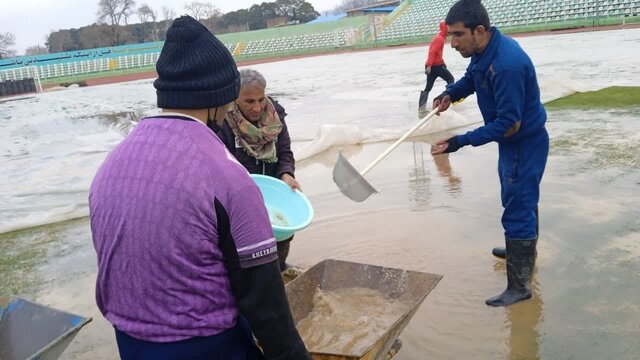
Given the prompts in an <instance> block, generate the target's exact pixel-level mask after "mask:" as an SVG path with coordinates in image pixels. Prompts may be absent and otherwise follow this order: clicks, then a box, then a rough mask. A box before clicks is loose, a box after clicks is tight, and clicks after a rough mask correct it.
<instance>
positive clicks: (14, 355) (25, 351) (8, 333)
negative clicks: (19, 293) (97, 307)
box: [0, 297, 91, 360]
mask: <svg viewBox="0 0 640 360" xmlns="http://www.w3.org/2000/svg"><path fill="white" fill-rule="evenodd" d="M90 321H91V318H87V317H82V316H78V315H73V314H69V313H67V312H64V311H60V310H56V309H52V308H50V307H48V306H44V305H40V304H36V303H33V302H30V301H27V300H24V299H21V298H17V297H14V298H10V297H0V359H2V360H24V359H34V360H35V359H38V360H53V359H57V358H58V357H59V356H60V355H61V354H62V352H63V351H64V350H65V349H66V348H67V346H68V345H69V343H70V342H71V340H73V338H74V337H75V336H76V334H77V333H78V331H80V329H81V328H82V327H83V326H85V325H86V324H87V323H89V322H90Z"/></svg>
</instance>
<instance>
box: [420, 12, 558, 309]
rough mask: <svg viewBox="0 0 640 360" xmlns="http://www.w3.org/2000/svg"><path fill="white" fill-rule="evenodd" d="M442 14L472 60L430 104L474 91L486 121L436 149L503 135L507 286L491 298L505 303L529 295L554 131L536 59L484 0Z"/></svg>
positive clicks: (500, 172)
mask: <svg viewBox="0 0 640 360" xmlns="http://www.w3.org/2000/svg"><path fill="white" fill-rule="evenodd" d="M445 22H446V24H447V28H448V32H449V34H451V35H452V38H451V46H452V47H453V48H455V49H456V50H457V51H458V52H460V54H461V55H462V56H463V57H465V58H471V62H470V64H469V66H468V67H467V70H466V73H465V75H464V77H463V78H461V79H460V80H458V81H457V82H455V83H454V84H451V85H449V86H448V87H447V90H446V91H445V92H443V93H442V94H440V95H439V96H437V97H436V98H435V99H434V101H433V108H434V109H435V108H439V110H440V111H441V112H442V111H445V110H447V108H448V107H449V106H450V105H451V102H456V101H459V100H461V99H463V98H465V97H467V96H469V95H471V94H473V93H475V94H476V97H477V99H478V106H479V107H480V112H481V113H482V117H483V119H484V125H483V126H481V127H479V128H477V129H475V130H472V131H469V132H467V133H466V134H462V135H457V136H454V137H452V138H449V139H444V140H441V141H438V142H437V143H436V144H435V145H434V146H433V148H432V153H433V154H434V155H437V154H442V153H451V152H455V151H457V150H458V149H459V148H461V147H463V146H466V145H473V146H480V145H484V144H486V143H488V142H491V141H495V142H497V143H498V153H499V158H498V175H499V177H500V192H501V200H502V206H503V208H504V211H503V213H502V226H503V228H504V234H505V243H506V250H504V249H501V248H496V249H494V255H496V256H500V255H503V256H504V255H506V264H507V289H506V290H505V291H504V292H503V293H502V294H500V295H497V296H495V297H492V298H490V299H488V300H486V303H487V305H491V306H507V305H511V304H514V303H516V302H519V301H522V300H526V299H529V298H531V296H532V295H531V289H530V284H531V277H532V275H533V269H534V266H535V258H536V243H537V240H538V230H537V222H538V217H537V207H538V200H539V197H540V181H541V180H542V175H543V173H544V168H545V165H546V163H547V155H548V153H549V135H548V134H547V130H546V129H545V125H544V124H545V122H546V120H547V114H546V112H545V109H544V107H543V105H542V103H541V102H540V89H539V87H538V81H537V78H536V72H535V69H534V67H533V63H532V62H531V59H530V58H529V56H528V55H527V54H526V53H525V52H524V51H523V50H522V49H521V48H520V46H519V45H518V43H517V42H515V41H514V40H513V39H511V38H508V37H506V36H504V35H502V33H500V31H499V30H498V29H497V28H495V27H491V26H490V23H489V15H488V14H487V10H486V9H485V8H484V6H483V5H482V4H481V2H480V0H459V1H458V2H456V3H455V4H454V5H453V6H452V7H451V9H450V10H449V13H448V14H447V18H446V20H445Z"/></svg>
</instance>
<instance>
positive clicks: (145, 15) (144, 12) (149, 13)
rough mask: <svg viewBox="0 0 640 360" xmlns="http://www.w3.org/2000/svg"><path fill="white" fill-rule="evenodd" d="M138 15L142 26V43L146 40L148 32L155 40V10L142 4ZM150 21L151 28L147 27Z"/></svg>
mask: <svg viewBox="0 0 640 360" xmlns="http://www.w3.org/2000/svg"><path fill="white" fill-rule="evenodd" d="M136 14H138V18H139V19H140V24H141V26H142V41H145V40H146V38H147V33H148V32H150V33H151V37H152V38H155V36H154V33H155V28H156V15H155V13H154V12H153V9H151V7H149V5H147V4H142V5H141V6H140V7H139V8H138V10H137V11H136ZM149 20H151V21H152V24H151V26H150V27H149V26H148V25H147V22H148V21H149Z"/></svg>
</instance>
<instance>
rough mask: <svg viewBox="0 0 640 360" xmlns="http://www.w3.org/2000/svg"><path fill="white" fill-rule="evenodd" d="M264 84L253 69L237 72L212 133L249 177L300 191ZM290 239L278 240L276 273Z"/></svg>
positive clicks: (282, 126) (281, 115) (287, 141)
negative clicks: (228, 103)
mask: <svg viewBox="0 0 640 360" xmlns="http://www.w3.org/2000/svg"><path fill="white" fill-rule="evenodd" d="M266 88H267V81H266V80H265V78H264V76H263V75H262V74H261V73H259V72H258V71H256V70H253V69H244V70H241V71H240V95H239V96H238V99H237V100H236V101H235V103H233V104H232V107H231V109H230V111H229V112H227V115H226V116H225V121H224V122H223V124H222V125H221V126H218V124H216V123H212V124H211V127H212V129H213V131H215V133H216V134H217V135H218V137H219V138H220V140H222V142H223V143H224V144H225V145H226V147H227V149H229V151H230V152H231V154H233V155H234V156H235V158H236V159H237V160H238V161H239V162H240V163H241V164H242V165H243V166H244V167H245V168H246V169H247V171H249V173H251V174H262V175H268V176H271V177H275V178H278V179H280V180H282V181H284V182H285V183H287V184H288V185H289V186H290V187H291V189H300V184H299V183H298V181H297V180H296V179H295V174H294V172H295V159H294V157H293V152H292V151H291V138H290V137H289V131H288V130H287V124H286V123H285V121H284V119H285V117H286V116H287V113H286V112H285V110H284V108H283V107H282V106H281V105H280V104H278V102H277V101H275V100H274V99H272V98H271V97H269V96H267V95H266V93H265V92H266ZM292 239H293V236H291V237H290V238H288V239H285V240H282V241H278V244H277V245H278V258H279V260H280V270H281V271H284V270H285V269H287V268H288V267H289V266H288V265H287V263H286V260H287V256H288V255H289V246H290V244H291V240H292Z"/></svg>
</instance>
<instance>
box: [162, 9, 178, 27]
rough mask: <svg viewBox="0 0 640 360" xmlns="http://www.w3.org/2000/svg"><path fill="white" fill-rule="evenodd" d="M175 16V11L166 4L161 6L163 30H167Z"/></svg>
mask: <svg viewBox="0 0 640 360" xmlns="http://www.w3.org/2000/svg"><path fill="white" fill-rule="evenodd" d="M175 18H176V11H175V10H173V9H170V8H168V7H166V6H163V7H162V20H163V21H164V32H167V30H169V27H170V26H171V23H173V19H175Z"/></svg>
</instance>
